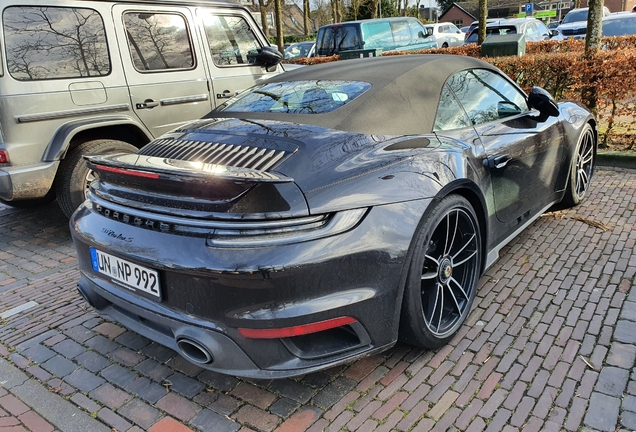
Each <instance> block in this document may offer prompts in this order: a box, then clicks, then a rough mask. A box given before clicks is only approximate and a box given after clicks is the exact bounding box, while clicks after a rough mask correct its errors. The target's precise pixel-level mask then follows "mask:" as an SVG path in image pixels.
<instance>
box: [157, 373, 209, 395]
mask: <svg viewBox="0 0 636 432" xmlns="http://www.w3.org/2000/svg"><path fill="white" fill-rule="evenodd" d="M165 381H166V382H170V384H171V385H170V390H171V391H175V392H177V393H180V394H182V395H184V396H186V397H189V398H192V397H194V396H196V395H197V394H199V393H200V392H201V390H203V389H204V388H205V384H203V383H201V382H199V381H197V380H195V379H192V378H190V377H187V376H185V375H183V374H180V373H176V374H172V375H170V376H169V377H168V378H166V379H165Z"/></svg>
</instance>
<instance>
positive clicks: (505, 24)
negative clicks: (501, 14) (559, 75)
mask: <svg viewBox="0 0 636 432" xmlns="http://www.w3.org/2000/svg"><path fill="white" fill-rule="evenodd" d="M477 32H478V28H477V27H475V28H474V29H473V31H472V32H471V33H470V34H469V35H468V37H467V38H466V42H465V44H471V43H477V36H478V35H477ZM506 34H522V35H525V37H526V42H539V41H542V40H547V39H550V30H548V28H547V27H546V26H545V24H543V23H542V22H541V21H539V20H538V19H536V18H511V19H500V20H496V21H493V22H490V23H488V24H487V25H486V35H487V36H492V35H506Z"/></svg>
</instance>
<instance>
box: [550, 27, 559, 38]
mask: <svg viewBox="0 0 636 432" xmlns="http://www.w3.org/2000/svg"><path fill="white" fill-rule="evenodd" d="M558 35H559V31H558V30H557V29H551V30H550V37H554V36H558Z"/></svg>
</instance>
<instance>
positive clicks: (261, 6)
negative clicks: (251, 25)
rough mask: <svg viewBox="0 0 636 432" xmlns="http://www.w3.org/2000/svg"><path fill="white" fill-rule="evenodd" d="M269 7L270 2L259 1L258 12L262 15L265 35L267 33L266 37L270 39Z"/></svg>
mask: <svg viewBox="0 0 636 432" xmlns="http://www.w3.org/2000/svg"><path fill="white" fill-rule="evenodd" d="M267 6H269V1H265V0H258V10H259V11H260V13H261V27H263V33H265V37H268V38H269V24H268V23H267Z"/></svg>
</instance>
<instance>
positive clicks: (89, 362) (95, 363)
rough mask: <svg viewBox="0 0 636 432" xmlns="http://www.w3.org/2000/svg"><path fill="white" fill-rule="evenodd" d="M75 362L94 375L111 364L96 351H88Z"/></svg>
mask: <svg viewBox="0 0 636 432" xmlns="http://www.w3.org/2000/svg"><path fill="white" fill-rule="evenodd" d="M74 360H75V361H76V362H77V363H79V364H80V365H82V366H84V367H85V368H86V369H88V370H89V371H91V372H93V373H97V372H99V371H101V370H102V369H105V368H106V367H108V366H110V362H109V361H108V359H107V358H106V357H104V356H102V355H100V354H98V353H96V352H94V351H86V352H85V353H83V354H80V355H78V356H77V357H75V359H74Z"/></svg>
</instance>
